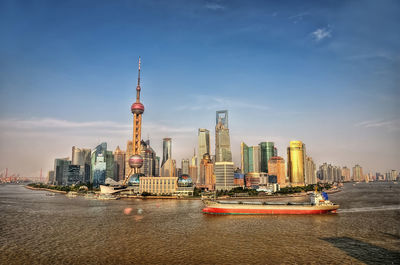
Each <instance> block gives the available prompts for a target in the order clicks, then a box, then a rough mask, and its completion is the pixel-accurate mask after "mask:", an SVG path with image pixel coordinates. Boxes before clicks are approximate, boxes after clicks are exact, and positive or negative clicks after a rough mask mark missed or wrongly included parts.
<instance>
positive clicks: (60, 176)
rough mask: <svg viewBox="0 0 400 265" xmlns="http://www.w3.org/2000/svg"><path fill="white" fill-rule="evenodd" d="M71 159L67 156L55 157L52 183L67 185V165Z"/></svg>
mask: <svg viewBox="0 0 400 265" xmlns="http://www.w3.org/2000/svg"><path fill="white" fill-rule="evenodd" d="M69 165H71V161H69V160H68V158H56V159H55V160H54V184H55V185H63V186H65V185H67V182H68V166H69Z"/></svg>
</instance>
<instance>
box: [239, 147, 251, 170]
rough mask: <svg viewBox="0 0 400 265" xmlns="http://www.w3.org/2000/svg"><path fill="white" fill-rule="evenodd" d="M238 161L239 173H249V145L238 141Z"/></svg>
mask: <svg viewBox="0 0 400 265" xmlns="http://www.w3.org/2000/svg"><path fill="white" fill-rule="evenodd" d="M240 161H241V173H242V174H247V173H249V172H250V171H249V147H248V146H247V145H246V144H245V143H244V142H241V143H240Z"/></svg>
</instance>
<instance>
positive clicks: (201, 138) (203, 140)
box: [197, 128, 211, 175]
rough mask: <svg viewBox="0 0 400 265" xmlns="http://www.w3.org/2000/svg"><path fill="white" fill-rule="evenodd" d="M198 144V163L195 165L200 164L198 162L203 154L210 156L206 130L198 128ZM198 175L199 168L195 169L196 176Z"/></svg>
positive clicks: (208, 137)
mask: <svg viewBox="0 0 400 265" xmlns="http://www.w3.org/2000/svg"><path fill="white" fill-rule="evenodd" d="M198 144H199V148H198V149H197V152H198V153H197V157H198V159H199V161H198V162H197V165H199V164H200V160H201V159H202V158H203V156H204V155H205V154H209V155H210V154H211V152H210V131H209V130H207V129H203V128H200V129H199V131H198ZM199 174H200V167H198V168H197V175H199Z"/></svg>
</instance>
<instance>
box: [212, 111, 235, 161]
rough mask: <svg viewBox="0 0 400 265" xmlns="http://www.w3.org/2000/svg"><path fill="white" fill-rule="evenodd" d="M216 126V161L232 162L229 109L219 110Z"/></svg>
mask: <svg viewBox="0 0 400 265" xmlns="http://www.w3.org/2000/svg"><path fill="white" fill-rule="evenodd" d="M216 116H217V117H216V121H217V125H216V126H215V161H216V162H232V153H231V144H230V137H229V128H228V111H227V110H223V111H217V115H216Z"/></svg>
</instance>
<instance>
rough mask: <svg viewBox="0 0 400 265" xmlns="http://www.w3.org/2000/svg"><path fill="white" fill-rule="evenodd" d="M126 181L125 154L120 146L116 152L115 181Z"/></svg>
mask: <svg viewBox="0 0 400 265" xmlns="http://www.w3.org/2000/svg"><path fill="white" fill-rule="evenodd" d="M124 179H125V152H124V151H122V150H121V149H120V148H119V146H117V148H116V149H115V151H114V180H115V181H123V180H124Z"/></svg>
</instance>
